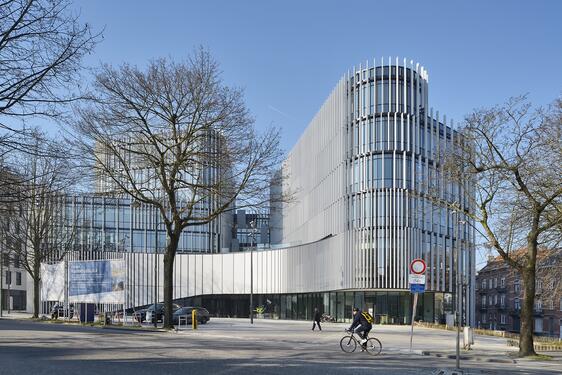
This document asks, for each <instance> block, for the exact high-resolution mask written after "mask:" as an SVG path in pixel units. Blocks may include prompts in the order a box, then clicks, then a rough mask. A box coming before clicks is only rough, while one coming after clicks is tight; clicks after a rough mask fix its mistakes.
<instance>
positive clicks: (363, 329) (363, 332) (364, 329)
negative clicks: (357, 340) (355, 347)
mask: <svg viewBox="0 0 562 375" xmlns="http://www.w3.org/2000/svg"><path fill="white" fill-rule="evenodd" d="M372 328H373V326H364V325H360V326H359V327H357V328H355V333H357V334H359V336H360V337H361V338H363V339H366V338H367V335H368V334H369V332H371V329H372Z"/></svg>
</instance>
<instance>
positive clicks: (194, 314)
mask: <svg viewBox="0 0 562 375" xmlns="http://www.w3.org/2000/svg"><path fill="white" fill-rule="evenodd" d="M191 327H192V328H193V329H197V310H196V309H193V310H192V311H191Z"/></svg>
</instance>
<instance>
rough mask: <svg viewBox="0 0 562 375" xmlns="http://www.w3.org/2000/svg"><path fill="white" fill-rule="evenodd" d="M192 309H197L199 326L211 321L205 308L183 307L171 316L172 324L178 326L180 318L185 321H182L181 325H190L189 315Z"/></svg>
mask: <svg viewBox="0 0 562 375" xmlns="http://www.w3.org/2000/svg"><path fill="white" fill-rule="evenodd" d="M193 309H197V322H198V323H199V324H206V323H207V322H208V321H209V320H210V319H211V314H209V311H208V310H207V309H206V308H204V307H192V306H185V307H182V308H180V309H178V310H176V311H175V312H174V315H172V323H173V324H179V323H180V317H185V320H184V319H182V321H181V323H182V324H191V314H192V312H193Z"/></svg>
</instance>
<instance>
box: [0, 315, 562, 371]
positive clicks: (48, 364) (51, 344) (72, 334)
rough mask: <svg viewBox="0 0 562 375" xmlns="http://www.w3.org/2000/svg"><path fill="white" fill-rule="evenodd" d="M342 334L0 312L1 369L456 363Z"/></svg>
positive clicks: (510, 367)
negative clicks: (112, 324)
mask: <svg viewBox="0 0 562 375" xmlns="http://www.w3.org/2000/svg"><path fill="white" fill-rule="evenodd" d="M388 332H390V331H388ZM402 332H405V331H404V330H403V329H402V330H400V331H397V333H396V335H401V334H402ZM342 334H343V333H342V332H341V327H339V326H332V327H331V326H327V327H325V329H324V331H323V332H321V333H319V332H310V330H309V328H308V324H306V325H304V324H300V325H299V324H293V325H290V326H284V325H282V324H280V323H277V324H276V325H275V324H274V325H262V326H259V324H258V326H257V327H248V326H247V325H246V324H230V323H226V322H224V321H215V322H213V321H211V323H210V324H209V325H207V326H201V329H199V330H198V331H196V332H193V331H183V332H179V333H173V332H138V331H126V330H114V329H111V330H110V329H101V328H92V327H81V326H75V325H62V324H47V323H37V322H31V321H22V320H0V374H1V375H12V374H14V375H15V374H17V375H25V374H34V375H42V374H49V375H53V374H56V375H62V374H77V375H89V374H96V375H112V374H116V375H126V374H135V375H145V374H151V375H165V374H173V375H177V374H211V375H222V374H435V373H437V370H438V369H443V368H451V367H452V366H454V360H451V359H446V358H437V357H433V356H421V355H413V354H409V353H403V352H402V353H401V352H399V351H398V350H396V348H392V347H385V350H384V351H383V354H382V355H380V356H378V357H370V356H368V355H367V354H365V353H353V354H345V353H343V352H341V350H340V349H339V340H338V339H337V338H338V337H340V336H342ZM380 337H381V339H382V340H383V345H384V343H385V338H384V335H383V336H380ZM387 338H388V339H387V341H390V336H388V337H387ZM463 366H464V368H465V371H468V373H474V374H560V373H561V372H562V371H561V368H560V367H561V366H559V363H546V364H543V363H527V364H524V365H520V364H505V363H489V362H476V361H464V363H463Z"/></svg>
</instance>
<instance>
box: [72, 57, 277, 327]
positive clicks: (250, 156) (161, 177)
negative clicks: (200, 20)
mask: <svg viewBox="0 0 562 375" xmlns="http://www.w3.org/2000/svg"><path fill="white" fill-rule="evenodd" d="M95 93H96V96H97V99H96V101H95V102H94V103H92V105H90V106H89V107H86V108H81V109H79V110H78V121H77V122H76V123H75V124H74V125H75V126H74V129H75V130H76V134H77V135H78V138H76V140H77V144H78V145H79V150H80V154H81V155H82V156H84V157H87V158H90V160H89V163H86V165H88V166H89V167H91V168H94V169H95V170H96V171H97V175H96V176H95V177H96V179H97V181H96V183H97V189H98V192H107V193H121V194H126V195H129V196H130V197H132V198H133V199H134V200H136V201H139V202H143V203H146V204H150V205H153V206H155V207H156V208H157V209H158V211H159V212H160V215H161V218H162V222H163V223H164V225H165V228H166V233H167V244H166V249H165V253H164V304H165V319H164V324H165V327H167V328H170V327H172V320H171V317H172V298H173V269H174V268H173V267H174V259H175V255H176V252H177V248H178V241H179V239H180V234H181V233H182V231H183V230H184V229H186V228H188V227H194V226H201V225H205V224H208V223H211V222H212V221H213V220H215V219H217V218H218V217H219V216H220V215H221V214H223V213H224V212H226V211H228V210H231V209H233V207H234V204H235V203H236V206H237V207H247V206H259V205H262V204H266V203H268V194H267V193H268V191H269V185H270V183H271V178H272V177H273V172H274V171H275V168H277V167H278V166H279V164H280V161H281V158H282V153H281V151H280V149H279V132H278V130H277V129H270V130H267V131H266V132H265V133H264V134H261V135H258V134H257V133H256V130H255V129H254V127H253V120H252V118H251V117H250V115H249V113H248V110H247V108H246V106H245V104H244V101H243V95H242V92H241V91H240V90H239V89H235V88H230V87H228V86H226V85H225V84H224V83H223V82H222V80H221V78H220V72H219V67H218V64H217V62H216V61H215V60H214V59H213V58H212V57H211V55H210V54H209V52H208V51H206V50H204V49H203V48H201V49H199V50H196V51H195V52H193V53H192V54H191V55H190V56H189V57H188V58H187V59H186V60H185V61H183V62H180V63H176V62H172V61H169V60H166V59H160V60H156V61H152V62H150V63H149V65H148V67H147V69H146V70H140V69H138V68H136V67H133V66H129V65H124V66H122V67H120V68H118V69H115V68H112V67H110V66H104V67H103V68H102V69H101V71H100V72H99V74H98V75H97V77H96V81H95Z"/></svg>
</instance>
